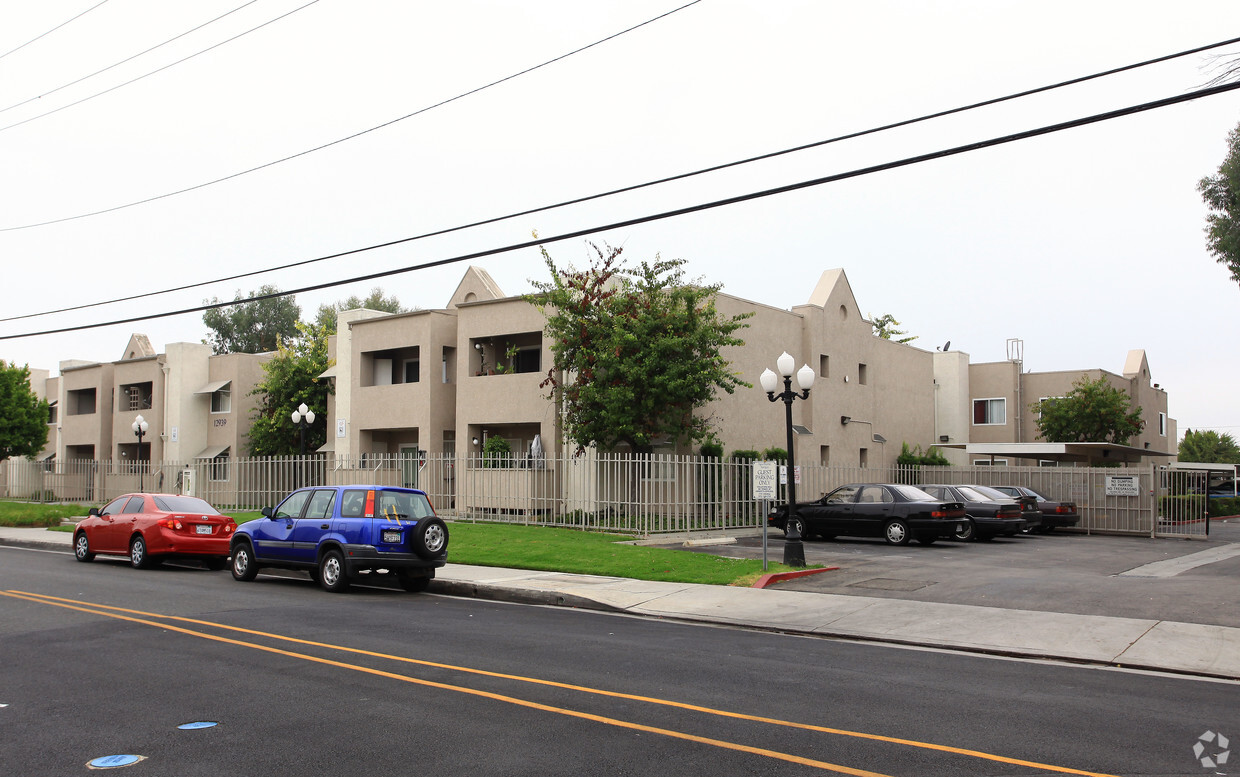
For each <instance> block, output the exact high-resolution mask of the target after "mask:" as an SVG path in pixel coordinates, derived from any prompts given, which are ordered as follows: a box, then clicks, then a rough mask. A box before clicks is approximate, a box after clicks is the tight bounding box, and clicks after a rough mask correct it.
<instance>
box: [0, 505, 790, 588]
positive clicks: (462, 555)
mask: <svg viewBox="0 0 1240 777" xmlns="http://www.w3.org/2000/svg"><path fill="white" fill-rule="evenodd" d="M87 509H88V508H86V507H82V506H77V505H40V504H27V503H22V502H0V526H23V527H37V526H49V527H55V526H57V525H58V524H59V523H60V520H61V519H62V518H68V517H76V516H83V515H85V514H86V510H87ZM228 514H229V515H231V516H232V517H233V518H234V519H235V520H236V521H237V523H245V522H246V521H252V520H254V519H256V518H258V517H259V513H257V512H231V511H230V512H229V513H228ZM448 533H449V535H450V537H451V541H450V543H449V546H448V558H449V559H450V560H451V561H452V562H454V563H457V564H476V565H479V566H492V567H511V568H513V569H540V570H545V571H548V572H569V573H576V574H587V575H604V576H606V577H631V578H636V579H638V580H665V581H669V582H678V583H705V584H709V585H752V584H753V582H754V581H755V580H757V579H758V578H759V577H760V576H761V575H762V574H763V572H762V562H761V561H751V560H739V559H728V558H721V557H719V556H714V555H711V554H709V553H693V552H691V551H686V550H671V549H667V548H648V547H643V546H640V545H630V544H625V542H626V541H627V540H629V539H631V538H628V537H622V536H617V535H614V534H598V533H594V532H583V531H578V530H576V529H556V528H550V527H543V526H512V525H508V524H487V523H449V524H448ZM768 571H769V572H789V571H792V568H791V567H786V566H784V565H783V564H775V563H771V564H769V569H768Z"/></svg>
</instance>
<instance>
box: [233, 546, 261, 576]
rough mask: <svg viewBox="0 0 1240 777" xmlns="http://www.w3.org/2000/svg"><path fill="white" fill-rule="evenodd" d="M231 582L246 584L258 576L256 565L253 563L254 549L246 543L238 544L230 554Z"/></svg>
mask: <svg viewBox="0 0 1240 777" xmlns="http://www.w3.org/2000/svg"><path fill="white" fill-rule="evenodd" d="M232 576H233V580H240V581H241V582H243V583H247V582H249V581H251V580H253V579H254V578H255V577H257V576H258V565H257V564H255V563H254V549H253V548H251V547H250V543H248V542H238V543H237V546H236V547H235V548H233V552H232Z"/></svg>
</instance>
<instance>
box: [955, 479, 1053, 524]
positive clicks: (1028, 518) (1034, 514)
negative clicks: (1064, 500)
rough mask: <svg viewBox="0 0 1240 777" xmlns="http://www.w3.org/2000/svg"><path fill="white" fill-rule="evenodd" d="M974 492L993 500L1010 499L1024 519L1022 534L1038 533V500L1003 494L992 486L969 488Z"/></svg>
mask: <svg viewBox="0 0 1240 777" xmlns="http://www.w3.org/2000/svg"><path fill="white" fill-rule="evenodd" d="M969 488H972V489H973V490H974V491H980V492H981V493H983V494H986V495H987V496H993V497H994V498H995V499H1012V500H1015V501H1016V502H1017V503H1018V504H1019V505H1020V517H1021V518H1023V519H1025V525H1024V526H1023V527H1022V528H1021V530H1020V531H1021V533H1022V534H1029V533H1031V532H1035V531H1040V530H1041V529H1042V508H1040V507H1038V500H1037V499H1035V498H1034V497H1032V496H1024V495H1022V496H1013V495H1012V494H1007V493H1004V492H1003V491H1000V490H998V489H997V488H995V487H993V486H972V485H971V486H969Z"/></svg>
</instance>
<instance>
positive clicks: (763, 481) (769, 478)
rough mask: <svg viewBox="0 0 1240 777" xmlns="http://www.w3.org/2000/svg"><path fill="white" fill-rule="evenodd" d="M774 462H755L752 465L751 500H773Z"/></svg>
mask: <svg viewBox="0 0 1240 777" xmlns="http://www.w3.org/2000/svg"><path fill="white" fill-rule="evenodd" d="M776 477H777V475H776V470H775V462H773V461H755V462H754V463H753V498H754V499H774V498H775V479H776Z"/></svg>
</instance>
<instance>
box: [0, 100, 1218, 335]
mask: <svg viewBox="0 0 1240 777" xmlns="http://www.w3.org/2000/svg"><path fill="white" fill-rule="evenodd" d="M1236 89H1240V81H1238V82H1235V83H1230V84H1221V85H1219V86H1214V87H1208V88H1205V89H1198V90H1197V91H1194V92H1188V93H1185V94H1180V95H1175V96H1173V97H1165V98H1163V99H1161V100H1154V101H1152V102H1147V103H1141V104H1139V105H1132V106H1129V107H1127V108H1119V109H1116V110H1113V111H1107V112H1105V113H1097V114H1094V115H1092V116H1086V117H1083V118H1079V119H1073V120H1071V121H1065V122H1060V123H1058V124H1050V125H1047V126H1044V127H1039V128H1037V129H1031V130H1026V131H1024V132H1018V133H1015V134H1012V135H1004V136H1001V137H998V138H991V139H989V140H981V141H977V142H975V143H968V144H965V145H963V146H955V147H953V148H948V149H943V150H941V151H933V152H930V153H928V154H919V155H917V156H911V157H905V158H904V159H900V160H897V161H894V162H886V163H883V164H880V165H872V166H870V167H862V168H857V169H855V170H850V171H848V172H845V173H836V174H834V175H828V176H823V177H821V178H811V179H809V180H807V181H799V182H797V183H791V184H785V185H783V186H777V187H775V188H772V189H763V190H761V191H756V192H750V193H748V194H741V195H737V196H734V197H727V198H725V199H721V200H714V201H712V202H706V203H701V204H698V205H690V206H687V207H683V208H677V209H674V210H669V211H663V212H661V213H655V214H651V215H647V216H639V217H636V218H631V219H625V220H623V221H616V222H612V223H610V224H600V225H596V226H593V227H588V228H585V229H578V230H574V231H572V232H563V233H561V234H558V235H554V236H552V237H546V238H535V239H534V240H527V241H523V242H521V243H512V244H509V245H506V246H501V247H499V248H491V249H487V250H484V251H475V252H473V253H469V254H461V255H459V256H454V257H450V258H447V259H437V260H434V261H430V262H423V263H421V264H415V265H411V266H409V267H402V268H398V269H395V270H383V271H380V272H374V273H369V274H366V275H356V276H353V277H351V278H345V279H343V280H336V281H326V282H324V283H316V284H312V285H310V286H302V287H301V288H297V289H290V290H288V291H281V292H275V293H272V294H259V295H255V296H252V297H247V298H245V299H240V300H232V301H230V302H213V303H206V304H203V305H197V306H194V307H190V308H183V309H181V310H172V311H166V312H163V313H148V314H146V315H142V316H132V317H130V318H122V319H116V320H113V321H103V322H96V323H93V324H80V325H77V326H69V327H61V328H59V329H45V330H43V331H40V332H26V333H23V334H16V335H0V340H16V339H20V338H25V337H36V336H40V335H51V334H63V333H65V332H78V331H82V330H86V329H99V328H101V327H105V326H116V325H119V324H131V323H135V322H138V321H151V320H153V319H157V318H169V317H171V316H179V315H184V314H186V313H201V312H203V311H207V310H214V309H216V308H225V307H232V306H234V305H240V304H243V303H249V302H258V301H262V300H267V299H275V298H277V297H290V296H293V295H296V294H301V293H304V292H309V291H319V290H321V289H329V288H333V287H335V286H343V285H345V284H349V283H359V282H363V281H372V280H376V279H378V278H387V277H391V276H393V275H403V274H405V273H410V272H414V271H416V270H425V269H429V268H431V267H441V266H443V265H448V264H456V263H457V262H466V261H471V260H473V259H481V258H484V257H488V256H495V255H497V254H503V253H510V252H512V251H519V250H523V249H527V248H534V247H537V246H541V245H546V244H548V243H559V242H563V241H565V240H572V239H575V238H579V237H585V236H587V235H591V234H596V233H598V232H606V231H609V230H613V229H623V228H625V227H632V226H637V225H639V224H646V223H649V222H652V221H662V220H665V219H670V218H675V217H677V216H685V215H688V214H691V213H698V212H701V211H705V210H712V209H714V208H721V207H723V206H725V205H736V204H738V203H742V202H748V201H750V200H756V199H762V198H765V197H771V196H774V195H776V194H786V193H788V192H794V191H799V190H801V189H808V188H810V187H814V186H821V185H823V184H828V183H835V182H837V181H843V180H847V179H850V178H859V177H861V176H865V175H871V174H873V173H880V172H885V171H887V170H895V169H898V168H901V167H908V166H910V165H915V164H920V163H922V162H929V161H932V160H936V159H945V158H947V157H951V156H956V155H959V154H964V153H968V152H970V151H979V150H981V149H984V148H991V147H993V146H1000V145H1004V144H1007V143H1013V142H1016V141H1019V140H1029V139H1031V138H1036V137H1040V136H1042V135H1049V134H1052V133H1055V132H1062V131H1064V130H1068V129H1075V128H1077V127H1084V126H1087V125H1090V124H1097V123H1099V122H1103V121H1110V120H1111V119H1118V118H1121V117H1123V116H1131V115H1133V114H1136V113H1142V112H1144V111H1150V110H1154V109H1156V108H1165V107H1167V106H1171V105H1178V104H1179V103H1183V102H1188V101H1190V100H1196V99H1199V98H1202V97H1211V96H1213V95H1216V94H1222V93H1224V92H1230V91H1233V90H1236ZM416 239H417V238H413V237H410V238H402V239H400V240H391V241H388V242H386V243H379V244H376V245H371V246H366V247H364V248H355V249H352V250H350V251H342V252H340V253H336V254H331V255H329V256H324V257H320V259H335V258H339V257H342V256H351V255H355V254H360V253H364V252H367V251H374V250H378V249H380V248H388V247H390V246H394V245H400V244H401V243H407V242H409V241H411V240H416Z"/></svg>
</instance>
